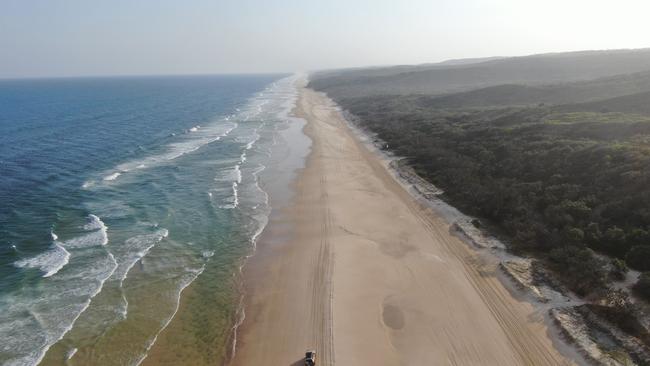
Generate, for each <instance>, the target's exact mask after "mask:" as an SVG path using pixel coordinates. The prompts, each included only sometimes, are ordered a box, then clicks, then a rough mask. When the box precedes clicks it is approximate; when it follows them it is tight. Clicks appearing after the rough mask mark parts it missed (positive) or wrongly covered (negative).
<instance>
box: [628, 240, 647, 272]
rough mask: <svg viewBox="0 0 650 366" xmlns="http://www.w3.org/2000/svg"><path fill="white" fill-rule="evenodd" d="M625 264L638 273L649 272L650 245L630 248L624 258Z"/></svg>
mask: <svg viewBox="0 0 650 366" xmlns="http://www.w3.org/2000/svg"><path fill="white" fill-rule="evenodd" d="M625 262H626V263H627V265H628V266H630V267H631V268H634V269H636V270H639V271H650V245H637V246H635V247H632V249H630V251H629V252H628V253H627V255H626V256H625Z"/></svg>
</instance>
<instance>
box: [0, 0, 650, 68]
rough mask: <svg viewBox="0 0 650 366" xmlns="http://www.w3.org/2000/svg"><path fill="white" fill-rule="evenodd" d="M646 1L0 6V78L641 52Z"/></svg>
mask: <svg viewBox="0 0 650 366" xmlns="http://www.w3.org/2000/svg"><path fill="white" fill-rule="evenodd" d="M648 14H650V1H647V0H617V1H601V0H537V1H527V0H494V1H479V0H438V1H436V0H411V1H409V0H402V1H397V0H395V1H388V0H323V1H311V0H302V1H292V0H277V1H273V0H176V1H168V0H0V77H23V76H30V77H31V76H70V75H114V74H130V75H132V74H197V73H239V72H275V71H297V70H313V69H322V68H338V67H349V66H362V65H386V64H413V63H424V62H435V61H441V60H444V59H450V58H463V57H482V56H495V55H499V56H506V55H524V54H531V53H541V52H550V51H567V50H582V49H611V48H640V47H650V22H648V21H647V16H648Z"/></svg>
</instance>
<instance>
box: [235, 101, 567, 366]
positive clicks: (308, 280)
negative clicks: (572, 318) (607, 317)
mask: <svg viewBox="0 0 650 366" xmlns="http://www.w3.org/2000/svg"><path fill="white" fill-rule="evenodd" d="M295 113H296V115H297V116H299V117H302V118H304V119H306V120H307V125H306V126H305V128H304V132H305V133H306V134H307V135H308V136H309V137H310V138H311V139H312V141H313V144H312V150H311V153H310V155H309V157H308V159H307V164H306V167H305V168H304V169H303V170H301V171H300V173H299V174H298V178H297V179H296V180H295V181H294V183H293V184H294V185H293V190H294V196H293V198H292V199H291V201H290V204H289V205H288V206H287V207H285V208H282V209H281V210H278V211H276V212H275V213H273V214H272V215H271V221H270V222H269V225H268V226H267V229H266V230H265V232H264V233H263V235H262V237H261V239H260V242H259V244H258V250H257V252H256V253H255V255H254V256H253V257H252V258H251V259H250V260H249V262H248V263H247V265H246V267H245V269H244V281H245V283H246V295H245V300H244V301H245V308H244V309H245V315H246V317H245V320H244V322H243V324H242V325H241V327H240V328H239V330H238V335H237V346H236V354H235V357H234V359H233V360H232V364H233V365H261V364H265V365H300V364H302V355H303V354H304V351H305V350H306V349H315V350H316V351H317V352H318V362H319V364H321V365H332V364H335V363H338V364H340V365H415V364H431V365H565V364H567V365H568V364H573V362H572V361H570V360H567V359H566V358H565V357H564V356H563V355H562V354H560V352H559V351H558V350H557V349H556V348H554V345H553V341H552V339H551V336H550V335H549V334H550V332H549V330H548V328H547V327H546V326H545V324H544V323H543V321H542V318H543V315H542V314H541V313H539V312H537V311H536V309H535V308H534V307H533V306H532V305H531V304H529V303H527V302H523V301H520V300H518V299H515V298H514V297H513V296H512V295H511V294H510V292H509V291H508V290H507V289H506V288H505V287H504V286H503V285H502V283H501V282H500V281H499V279H498V278H497V277H496V268H495V266H494V265H493V264H486V263H485V262H484V261H482V260H481V258H480V257H479V256H478V255H477V254H476V253H475V252H473V251H472V250H471V249H470V248H469V247H468V246H467V245H466V244H465V243H463V242H462V241H460V240H459V239H458V238H456V237H455V236H453V235H451V234H450V225H449V223H447V222H445V221H444V220H443V219H442V218H440V217H438V216H436V215H435V214H434V213H432V212H430V211H429V210H428V209H427V208H425V207H423V206H422V205H420V204H418V203H417V202H416V200H415V199H414V198H412V197H411V196H410V195H409V194H408V193H407V192H406V190H405V189H404V188H403V187H402V186H401V185H400V184H399V183H398V182H396V181H395V180H394V179H393V178H392V176H391V175H390V173H389V172H388V171H387V169H386V167H385V165H384V164H383V162H382V161H381V159H380V158H379V157H378V156H377V155H375V154H374V153H371V152H370V151H368V149H367V148H366V147H365V146H364V145H363V144H361V143H360V142H359V141H358V140H357V139H356V138H355V137H354V135H353V133H352V131H350V129H349V128H348V127H347V125H346V123H345V121H344V119H343V117H342V116H341V113H340V112H339V111H338V110H337V109H336V108H335V105H334V104H333V102H331V100H329V99H328V98H327V97H326V96H324V95H323V94H320V93H316V92H314V91H312V90H309V89H302V90H301V95H300V99H299V101H298V104H297V107H296V110H295Z"/></svg>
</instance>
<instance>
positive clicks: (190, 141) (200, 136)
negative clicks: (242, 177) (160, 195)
mask: <svg viewBox="0 0 650 366" xmlns="http://www.w3.org/2000/svg"><path fill="white" fill-rule="evenodd" d="M223 122H226V123H223ZM236 127H237V124H236V123H234V122H228V121H224V120H221V121H218V122H215V123H213V124H211V125H209V126H205V127H201V126H195V127H192V128H191V129H190V130H188V132H192V134H190V135H184V136H179V137H178V138H179V139H180V141H176V142H173V143H170V144H169V145H167V146H165V147H164V148H163V149H164V150H165V151H163V152H161V153H158V154H154V155H150V156H147V157H144V158H141V159H137V160H132V161H128V162H125V163H122V164H119V165H117V166H116V167H115V168H113V169H112V170H111V171H109V173H106V175H105V179H106V178H112V180H116V179H117V178H118V177H119V176H120V174H122V175H123V174H124V173H127V172H131V171H134V170H141V169H146V168H151V167H155V166H158V165H160V164H164V163H167V162H169V161H172V160H175V159H178V158H179V157H181V156H183V155H186V154H190V153H192V152H194V151H197V150H198V149H200V148H201V147H203V146H205V145H207V144H210V143H213V142H216V141H219V140H221V139H222V138H223V137H225V136H228V134H230V132H231V131H232V130H234V129H235V128H236ZM116 172H119V173H120V174H118V175H117V176H115V174H116ZM106 180H107V179H106Z"/></svg>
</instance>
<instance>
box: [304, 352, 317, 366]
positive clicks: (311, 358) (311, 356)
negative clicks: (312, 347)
mask: <svg viewBox="0 0 650 366" xmlns="http://www.w3.org/2000/svg"><path fill="white" fill-rule="evenodd" d="M315 364H316V351H307V352H305V366H314V365H315Z"/></svg>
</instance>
